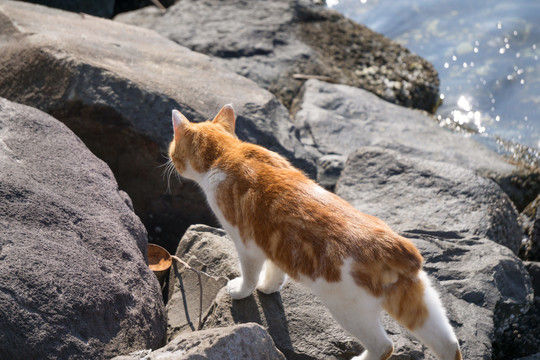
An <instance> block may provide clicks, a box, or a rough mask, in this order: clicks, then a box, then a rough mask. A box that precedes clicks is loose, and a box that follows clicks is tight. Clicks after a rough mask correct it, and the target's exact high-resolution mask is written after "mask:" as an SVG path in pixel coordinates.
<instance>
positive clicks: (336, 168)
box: [317, 155, 347, 191]
mask: <svg viewBox="0 0 540 360" xmlns="http://www.w3.org/2000/svg"><path fill="white" fill-rule="evenodd" d="M346 160H347V157H346V156H343V155H323V156H321V157H320V158H318V159H317V182H318V183H319V185H321V186H323V187H324V188H325V189H327V190H330V191H334V188H335V186H336V183H337V181H338V179H339V176H340V175H341V171H342V170H343V167H344V166H345V161H346Z"/></svg>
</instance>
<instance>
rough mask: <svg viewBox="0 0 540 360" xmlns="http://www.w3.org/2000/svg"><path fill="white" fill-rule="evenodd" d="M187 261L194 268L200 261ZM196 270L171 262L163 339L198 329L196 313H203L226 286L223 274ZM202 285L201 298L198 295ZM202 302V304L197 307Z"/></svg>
mask: <svg viewBox="0 0 540 360" xmlns="http://www.w3.org/2000/svg"><path fill="white" fill-rule="evenodd" d="M187 263H188V264H189V265H190V266H191V267H193V268H195V269H198V268H201V267H202V266H201V265H202V264H201V263H200V262H199V261H198V260H197V259H196V258H194V257H191V258H190V259H189V260H188V261H187ZM199 275H200V281H201V284H200V285H199V276H198V275H197V273H195V272H194V271H192V270H190V269H186V268H185V267H184V266H183V265H179V264H178V263H177V262H176V261H174V262H173V267H172V268H171V272H170V280H169V289H170V293H171V296H170V298H169V300H168V302H167V315H168V316H167V318H168V322H167V338H168V339H169V341H170V340H172V339H173V338H174V337H176V336H177V335H178V334H180V333H185V332H192V331H195V330H200V329H201V328H202V321H201V322H199V316H201V320H202V316H204V315H205V314H206V313H207V311H208V309H209V308H210V305H212V303H213V301H214V299H215V297H216V295H217V294H218V292H219V290H220V289H221V288H223V287H224V286H225V285H227V279H226V278H224V277H215V276H210V275H208V274H206V273H204V272H200V273H199ZM201 287H202V297H201ZM201 305H202V306H201Z"/></svg>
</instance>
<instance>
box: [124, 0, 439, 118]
mask: <svg viewBox="0 0 540 360" xmlns="http://www.w3.org/2000/svg"><path fill="white" fill-rule="evenodd" d="M115 20H118V21H121V22H125V23H130V24H134V25H139V26H144V27H147V28H150V29H154V30H156V31H157V32H159V33H160V34H163V35H165V36H167V37H168V38H170V39H172V40H174V41H176V42H178V43H179V44H181V45H184V46H187V47H189V48H190V49H192V50H195V51H198V52H201V53H205V54H208V55H211V56H213V57H214V58H215V61H216V62H217V63H219V64H221V65H223V66H224V67H227V68H229V69H231V70H233V71H236V72H237V73H239V74H241V75H244V76H246V77H248V78H250V79H252V80H254V81H256V82H257V83H258V84H260V85H261V86H263V87H265V88H266V89H269V90H270V91H272V92H273V93H274V94H276V95H277V96H278V97H279V98H280V99H281V100H282V102H283V103H284V104H285V105H286V106H287V107H289V108H290V107H291V106H292V105H293V100H294V98H295V97H296V96H297V95H298V93H299V91H300V89H301V86H302V83H303V80H302V79H305V78H309V77H310V76H315V77H320V78H325V79H329V80H331V81H334V82H340V83H345V84H349V85H353V86H359V87H362V88H365V89H367V90H369V91H372V92H374V93H375V94H377V95H378V96H380V97H382V98H384V99H387V100H388V101H391V102H394V103H397V104H400V105H404V106H409V107H415V108H420V109H424V110H428V111H433V109H434V108H435V107H436V104H437V101H438V100H439V98H438V90H439V89H438V86H439V79H438V76H437V73H436V71H435V70H434V68H433V66H432V65H431V64H430V63H428V62H427V61H425V60H424V59H422V58H420V57H419V56H417V55H414V54H411V53H410V52H409V51H408V50H407V49H405V48H404V47H402V46H401V45H399V44H397V43H396V42H394V41H392V40H389V39H387V38H385V37H384V36H382V35H380V34H377V33H375V32H373V31H371V30H370V29H368V28H366V27H365V26H362V25H359V24H356V23H355V22H353V21H351V20H349V19H347V18H345V17H344V16H343V15H341V14H339V13H338V12H336V11H333V10H329V9H328V8H326V7H325V6H321V5H316V4H315V2H314V1H311V0H277V1H258V2H256V1H243V0H226V1H216V0H182V1H178V2H176V4H174V5H173V6H171V7H170V8H169V9H168V10H167V12H165V13H164V12H161V11H159V10H157V9H156V8H154V7H148V8H144V9H141V10H137V11H134V12H130V13H124V14H120V15H118V16H117V17H116V18H115Z"/></svg>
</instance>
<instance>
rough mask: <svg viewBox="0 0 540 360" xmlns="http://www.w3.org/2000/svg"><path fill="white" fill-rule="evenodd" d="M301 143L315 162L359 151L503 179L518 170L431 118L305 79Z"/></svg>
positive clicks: (299, 114)
mask: <svg viewBox="0 0 540 360" xmlns="http://www.w3.org/2000/svg"><path fill="white" fill-rule="evenodd" d="M295 127H296V128H297V131H298V132H299V137H300V140H301V141H302V143H303V144H304V145H305V146H306V147H307V149H308V150H309V151H310V152H311V153H312V156H314V157H315V158H319V157H321V156H324V155H342V156H345V157H346V156H348V155H349V154H350V153H351V152H352V151H354V150H356V149H357V148H359V147H361V146H380V147H385V148H388V149H394V150H396V151H399V152H400V153H402V154H407V155H409V156H415V157H420V158H424V159H430V160H437V161H444V162H450V163H454V164H458V165H460V166H462V167H465V168H468V169H471V170H474V171H476V172H479V173H481V174H483V175H487V176H492V177H494V178H500V177H502V178H504V177H508V176H510V174H511V173H512V172H513V171H514V170H515V169H516V167H515V166H513V165H510V164H509V163H507V162H506V161H505V160H504V159H503V158H502V157H500V156H499V155H497V154H495V153H494V152H492V151H491V150H488V149H487V148H486V147H485V146H483V145H481V144H479V143H478V142H476V141H474V140H473V139H471V138H465V137H463V136H462V135H460V134H456V133H451V132H450V131H448V130H446V129H443V128H441V127H440V126H439V125H438V124H437V122H436V121H435V120H434V119H433V118H431V117H430V116H428V115H426V114H424V113H422V112H419V111H414V110H410V109H404V108H403V107H400V106H396V105H394V104H390V103H388V102H386V101H383V100H381V99H378V98H377V97H376V96H374V95H373V94H371V93H369V92H367V91H365V90H362V89H357V88H354V87H351V86H346V85H336V84H329V83H326V82H322V81H318V80H309V81H307V82H306V84H305V86H304V93H303V98H302V101H301V103H300V107H299V111H298V112H297V113H296V116H295Z"/></svg>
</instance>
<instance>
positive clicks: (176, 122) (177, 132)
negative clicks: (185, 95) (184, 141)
mask: <svg viewBox="0 0 540 360" xmlns="http://www.w3.org/2000/svg"><path fill="white" fill-rule="evenodd" d="M172 124H173V129H174V140H178V139H180V138H181V137H182V136H183V135H184V132H185V131H186V128H187V127H188V126H189V120H188V119H187V118H186V117H185V116H184V115H182V113H181V112H180V111H178V110H173V111H172Z"/></svg>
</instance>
